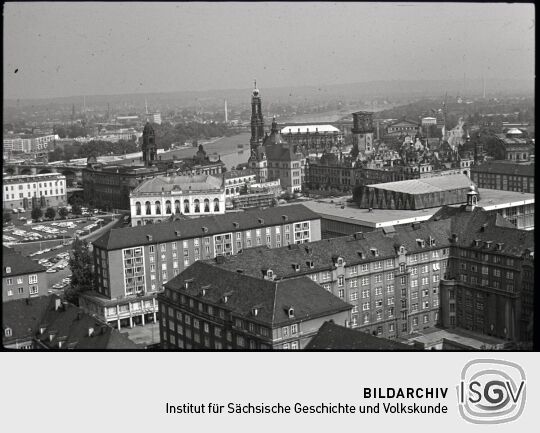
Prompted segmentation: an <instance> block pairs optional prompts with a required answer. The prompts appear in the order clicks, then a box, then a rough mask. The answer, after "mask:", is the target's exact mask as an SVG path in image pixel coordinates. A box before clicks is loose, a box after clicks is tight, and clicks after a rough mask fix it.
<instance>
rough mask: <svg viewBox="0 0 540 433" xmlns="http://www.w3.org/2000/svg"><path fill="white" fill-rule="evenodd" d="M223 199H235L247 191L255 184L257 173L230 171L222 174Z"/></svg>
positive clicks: (252, 171)
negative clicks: (223, 185)
mask: <svg viewBox="0 0 540 433" xmlns="http://www.w3.org/2000/svg"><path fill="white" fill-rule="evenodd" d="M223 181H224V184H225V197H227V198H229V197H236V196H238V195H240V194H241V193H246V192H247V191H248V186H249V185H251V184H254V183H255V182H257V173H256V172H255V171H254V170H252V169H247V170H231V171H227V172H225V173H223Z"/></svg>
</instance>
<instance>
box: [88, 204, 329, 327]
mask: <svg viewBox="0 0 540 433" xmlns="http://www.w3.org/2000/svg"><path fill="white" fill-rule="evenodd" d="M320 238H321V228H320V218H319V217H318V215H317V214H315V213H314V212H312V211H310V210H308V209H307V208H305V207H304V206H301V205H292V206H287V207H286V208H279V207H275V208H268V209H266V210H258V209H255V210H251V211H245V212H238V213H229V214H224V215H216V216H211V217H201V218H197V219H190V220H184V221H173V222H167V223H162V224H150V225H146V226H137V227H130V228H124V229H112V230H111V231H109V232H108V233H106V234H105V235H103V236H102V237H101V238H99V239H97V240H96V241H95V242H94V243H93V247H94V252H93V253H94V269H95V278H96V282H95V287H96V289H97V290H96V291H95V292H85V293H83V294H82V296H81V299H80V305H81V306H84V308H85V309H87V310H88V311H90V312H91V313H95V314H97V315H98V316H99V317H101V318H103V320H105V321H107V322H109V323H112V324H113V325H114V326H116V327H125V326H133V325H135V324H144V323H146V322H148V321H152V322H153V321H155V320H156V313H157V311H158V310H157V304H156V294H157V292H158V291H160V290H161V289H162V285H163V284H164V283H165V282H167V281H168V280H170V279H171V278H173V277H174V276H176V275H178V274H179V273H180V272H182V270H184V269H185V268H187V267H188V266H189V265H191V264H192V263H194V262H196V261H197V260H201V259H210V258H213V257H216V256H218V255H232V254H237V253H238V252H239V251H242V250H244V249H246V248H251V247H254V246H258V245H266V246H268V247H270V248H278V247H280V246H282V245H288V244H291V243H304V242H310V241H313V240H319V239H320Z"/></svg>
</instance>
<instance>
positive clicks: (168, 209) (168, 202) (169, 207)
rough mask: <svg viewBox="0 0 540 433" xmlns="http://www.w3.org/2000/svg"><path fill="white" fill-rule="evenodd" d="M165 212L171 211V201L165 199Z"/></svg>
mask: <svg viewBox="0 0 540 433" xmlns="http://www.w3.org/2000/svg"><path fill="white" fill-rule="evenodd" d="M165 213H166V214H170V213H171V201H170V200H167V201H166V202H165Z"/></svg>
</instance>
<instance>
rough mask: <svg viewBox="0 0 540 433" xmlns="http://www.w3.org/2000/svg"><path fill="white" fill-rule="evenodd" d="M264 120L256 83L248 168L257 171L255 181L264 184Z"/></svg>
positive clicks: (252, 107) (252, 106)
mask: <svg viewBox="0 0 540 433" xmlns="http://www.w3.org/2000/svg"><path fill="white" fill-rule="evenodd" d="M263 140H264V120H263V115H262V109H261V97H260V96H259V89H257V81H255V87H254V89H253V94H252V96H251V139H250V140H249V147H250V151H251V153H250V156H249V159H248V165H249V168H251V169H254V170H256V171H257V181H258V182H265V181H266V178H267V175H266V172H267V168H266V153H265V151H264V146H263Z"/></svg>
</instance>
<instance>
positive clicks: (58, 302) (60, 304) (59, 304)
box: [54, 298, 62, 311]
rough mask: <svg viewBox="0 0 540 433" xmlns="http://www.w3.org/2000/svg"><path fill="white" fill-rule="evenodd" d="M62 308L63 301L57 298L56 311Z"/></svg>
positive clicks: (55, 301)
mask: <svg viewBox="0 0 540 433" xmlns="http://www.w3.org/2000/svg"><path fill="white" fill-rule="evenodd" d="M61 306H62V300H61V299H60V298H56V299H55V300H54V311H58V309H59V308H60V307H61Z"/></svg>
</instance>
